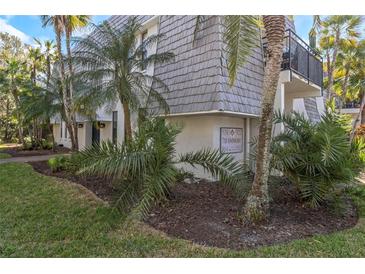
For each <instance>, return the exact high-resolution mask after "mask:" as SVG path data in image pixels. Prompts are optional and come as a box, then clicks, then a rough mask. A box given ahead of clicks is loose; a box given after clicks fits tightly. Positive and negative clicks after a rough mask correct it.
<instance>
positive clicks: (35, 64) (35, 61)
mask: <svg viewBox="0 0 365 274" xmlns="http://www.w3.org/2000/svg"><path fill="white" fill-rule="evenodd" d="M43 60H44V56H43V54H42V52H41V49H40V48H39V47H35V48H34V47H30V48H29V49H28V62H29V66H30V69H31V75H30V77H31V80H32V82H33V84H34V85H35V84H36V80H37V73H38V72H39V71H41V70H42V65H43Z"/></svg>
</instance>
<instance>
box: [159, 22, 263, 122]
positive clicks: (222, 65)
mask: <svg viewBox="0 0 365 274" xmlns="http://www.w3.org/2000/svg"><path fill="white" fill-rule="evenodd" d="M195 24H196V16H161V17H160V27H159V31H160V33H161V34H164V35H165V36H164V38H163V39H160V41H159V42H158V46H157V53H160V52H166V51H172V52H173V53H175V55H176V57H175V60H174V61H171V62H169V63H167V64H162V65H155V70H154V75H155V76H157V77H159V78H160V79H161V80H162V81H163V82H164V83H165V84H166V85H167V86H168V87H169V89H170V92H169V93H163V95H164V97H165V98H166V100H167V102H168V104H169V106H170V112H171V113H172V114H176V113H187V112H201V111H212V110H218V111H221V110H224V111H232V112H238V113H245V114H250V115H252V114H253V115H259V113H260V98H261V90H262V80H263V72H264V64H263V57H262V51H261V46H260V45H259V43H260V39H258V45H257V48H255V49H254V50H253V51H252V53H251V56H250V57H249V58H248V60H247V63H246V64H245V66H244V67H243V68H242V69H240V70H239V71H238V74H237V80H236V82H235V83H234V85H233V86H232V87H230V86H229V85H228V72H227V60H226V57H225V51H224V43H223V26H222V17H221V16H206V19H205V21H204V22H203V24H202V28H201V29H200V30H199V31H198V33H197V36H196V40H195V43H193V39H194V30H195Z"/></svg>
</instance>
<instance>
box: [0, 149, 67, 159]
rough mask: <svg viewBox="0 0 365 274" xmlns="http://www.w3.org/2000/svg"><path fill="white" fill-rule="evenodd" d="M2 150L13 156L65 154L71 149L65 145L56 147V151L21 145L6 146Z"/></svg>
mask: <svg viewBox="0 0 365 274" xmlns="http://www.w3.org/2000/svg"><path fill="white" fill-rule="evenodd" d="M1 152H4V153H7V154H10V155H11V157H26V156H41V155H52V154H64V153H69V152H70V149H68V148H65V147H56V150H55V151H53V150H52V149H37V150H23V149H22V148H20V147H12V148H5V149H3V150H2V151H1Z"/></svg>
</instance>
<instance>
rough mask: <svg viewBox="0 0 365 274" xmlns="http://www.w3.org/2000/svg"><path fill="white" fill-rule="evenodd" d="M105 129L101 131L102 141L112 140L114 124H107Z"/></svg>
mask: <svg viewBox="0 0 365 274" xmlns="http://www.w3.org/2000/svg"><path fill="white" fill-rule="evenodd" d="M104 124H105V127H104V128H101V129H100V141H107V140H110V141H111V140H112V139H113V138H112V136H113V135H112V122H105V123H104Z"/></svg>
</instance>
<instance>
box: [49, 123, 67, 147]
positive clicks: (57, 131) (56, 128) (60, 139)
mask: <svg viewBox="0 0 365 274" xmlns="http://www.w3.org/2000/svg"><path fill="white" fill-rule="evenodd" d="M61 126H62V135H63V136H61ZM65 130H66V125H65V123H64V122H61V124H53V134H54V136H55V142H56V144H57V145H63V146H64V147H67V148H71V140H70V139H69V138H65V137H64V136H65V135H64V134H65Z"/></svg>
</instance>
